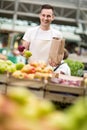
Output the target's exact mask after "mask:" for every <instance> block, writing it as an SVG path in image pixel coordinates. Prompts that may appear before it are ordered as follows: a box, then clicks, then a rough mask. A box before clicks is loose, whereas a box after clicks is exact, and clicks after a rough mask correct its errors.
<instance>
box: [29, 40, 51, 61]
mask: <svg viewBox="0 0 87 130" xmlns="http://www.w3.org/2000/svg"><path fill="white" fill-rule="evenodd" d="M50 47H51V40H33V41H32V44H31V46H30V51H31V52H32V56H31V57H30V58H29V62H32V61H37V62H38V61H43V62H46V63H47V62H48V57H49V51H50Z"/></svg>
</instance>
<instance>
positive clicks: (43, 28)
mask: <svg viewBox="0 0 87 130" xmlns="http://www.w3.org/2000/svg"><path fill="white" fill-rule="evenodd" d="M39 18H40V25H39V26H36V27H32V28H29V29H28V30H27V31H26V32H25V34H24V36H23V46H24V47H25V49H29V50H30V51H31V52H32V56H31V57H30V58H29V62H32V61H44V62H46V63H48V57H49V51H50V47H51V41H52V38H53V37H57V38H62V34H61V32H59V31H58V30H54V29H53V28H52V27H51V26H50V25H51V23H52V21H53V20H54V8H53V7H52V6H51V5H48V4H45V5H42V7H41V10H40V14H39Z"/></svg>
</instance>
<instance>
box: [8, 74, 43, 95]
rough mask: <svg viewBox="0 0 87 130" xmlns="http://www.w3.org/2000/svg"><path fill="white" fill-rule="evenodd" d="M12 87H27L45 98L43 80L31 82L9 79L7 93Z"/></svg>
mask: <svg viewBox="0 0 87 130" xmlns="http://www.w3.org/2000/svg"><path fill="white" fill-rule="evenodd" d="M11 87H26V88H28V89H29V90H30V91H31V92H32V93H34V94H35V95H37V96H39V97H41V98H43V96H44V91H43V88H44V81H43V80H38V79H37V80H29V79H17V78H13V77H11V76H10V77H9V79H8V87H7V91H9V89H10V88H11Z"/></svg>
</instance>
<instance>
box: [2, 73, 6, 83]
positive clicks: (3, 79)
mask: <svg viewBox="0 0 87 130" xmlns="http://www.w3.org/2000/svg"><path fill="white" fill-rule="evenodd" d="M7 80H8V74H7V73H6V74H0V83H7Z"/></svg>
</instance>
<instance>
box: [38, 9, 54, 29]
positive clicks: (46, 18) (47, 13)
mask: <svg viewBox="0 0 87 130" xmlns="http://www.w3.org/2000/svg"><path fill="white" fill-rule="evenodd" d="M39 17H40V22H41V25H42V26H45V27H46V26H47V27H48V26H49V25H50V23H51V22H52V21H53V20H54V15H53V11H52V9H42V11H41V13H40V15H39Z"/></svg>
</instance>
